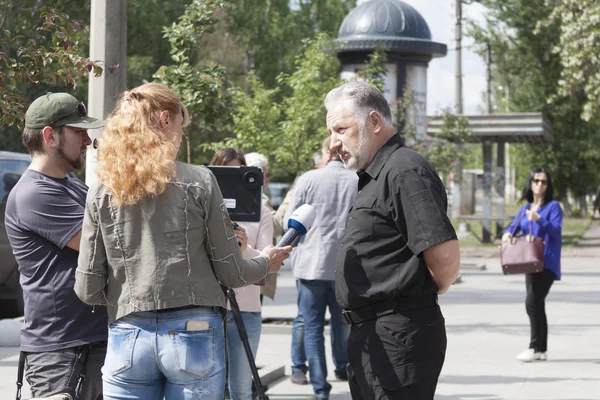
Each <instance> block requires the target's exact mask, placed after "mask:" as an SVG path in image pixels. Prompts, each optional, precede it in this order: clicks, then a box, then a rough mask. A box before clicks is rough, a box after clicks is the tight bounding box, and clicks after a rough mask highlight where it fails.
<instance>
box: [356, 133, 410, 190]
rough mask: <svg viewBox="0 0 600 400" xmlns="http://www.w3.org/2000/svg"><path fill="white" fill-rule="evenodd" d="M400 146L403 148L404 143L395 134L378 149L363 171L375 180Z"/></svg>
mask: <svg viewBox="0 0 600 400" xmlns="http://www.w3.org/2000/svg"><path fill="white" fill-rule="evenodd" d="M402 146H404V141H403V140H402V138H401V137H400V135H398V134H395V135H394V136H392V137H391V138H390V139H389V140H388V141H387V142H386V143H385V144H384V145H383V146H382V147H381V149H379V151H378V152H377V154H375V157H374V158H373V161H371V164H369V166H368V167H367V169H366V170H364V171H365V172H366V173H367V174H369V176H370V177H371V178H372V179H375V178H377V175H379V173H380V172H381V170H382V169H383V166H384V165H385V163H386V162H387V160H388V159H389V158H390V156H391V155H392V153H393V152H394V151H396V149H399V148H400V147H402ZM359 172H360V171H359Z"/></svg>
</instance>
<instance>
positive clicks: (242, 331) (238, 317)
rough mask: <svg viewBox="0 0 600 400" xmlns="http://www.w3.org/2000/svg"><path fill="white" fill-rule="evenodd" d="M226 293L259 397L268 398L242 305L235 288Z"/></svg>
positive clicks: (263, 399)
mask: <svg viewBox="0 0 600 400" xmlns="http://www.w3.org/2000/svg"><path fill="white" fill-rule="evenodd" d="M226 294H227V300H229V304H230V305H231V312H232V313H233V319H234V320H235V325H236V327H237V330H238V333H239V335H240V339H241V340H242V344H243V345H244V351H245V352H246V358H248V365H250V370H251V371H252V378H253V379H254V384H255V385H256V392H257V393H258V398H259V400H268V399H269V398H268V397H267V396H266V395H265V389H264V388H263V385H262V382H261V380H260V376H259V375H258V370H257V369H256V363H255V362H254V356H253V355H252V349H251V348H250V343H249V342H248V332H246V327H245V325H244V320H243V319H242V313H241V312H240V307H239V305H238V303H237V300H236V298H235V292H234V291H233V289H231V288H227V292H226Z"/></svg>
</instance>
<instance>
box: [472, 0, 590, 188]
mask: <svg viewBox="0 0 600 400" xmlns="http://www.w3.org/2000/svg"><path fill="white" fill-rule="evenodd" d="M479 2H480V3H482V4H483V5H485V6H486V7H487V9H488V13H487V19H488V20H487V23H486V24H485V25H484V26H477V25H471V26H470V29H469V35H471V36H472V37H473V38H474V39H475V42H476V43H479V44H480V45H481V49H482V53H483V47H484V46H485V45H486V44H487V43H489V44H490V45H491V49H492V53H493V56H492V59H493V61H494V70H493V74H492V78H493V80H494V85H493V86H494V87H500V86H503V87H504V88H507V89H508V90H500V91H496V92H495V99H496V100H495V105H496V106H499V105H502V108H503V109H508V110H510V111H513V112H532V111H538V112H542V113H544V115H545V116H546V117H547V118H548V119H549V120H550V122H551V124H552V126H553V131H554V141H553V142H552V143H544V144H524V145H517V146H512V148H513V149H515V150H516V151H515V152H513V154H512V155H513V157H514V158H515V159H517V160H518V163H517V164H516V166H517V174H518V176H519V177H520V179H521V180H522V179H524V177H525V175H526V174H527V172H528V171H529V170H530V169H531V168H533V167H535V166H544V167H546V168H548V169H549V170H550V171H551V172H552V173H553V178H554V183H555V186H556V189H557V195H558V196H559V198H561V199H563V200H566V195H567V193H569V192H571V193H572V194H574V195H575V196H581V195H584V194H587V193H589V192H591V191H593V190H594V189H595V188H596V187H597V186H598V184H599V183H600V173H599V172H598V169H597V168H592V166H593V165H598V163H599V162H600V137H599V132H600V130H599V129H598V127H599V121H598V119H597V118H596V119H590V121H585V120H583V119H582V118H581V114H582V112H583V110H584V104H585V102H586V98H585V97H584V96H582V95H581V94H578V95H577V94H573V95H571V96H568V97H566V96H560V95H559V91H560V87H561V86H560V85H561V80H562V79H563V78H564V76H565V75H564V74H566V73H569V74H570V72H567V70H565V69H563V65H562V64H561V58H560V56H559V54H557V53H556V51H555V50H556V49H557V46H560V40H561V29H562V28H561V25H560V23H552V24H546V25H540V26H536V24H535V23H534V22H533V21H539V20H542V21H547V20H549V19H550V17H551V15H552V13H553V7H552V5H551V4H549V3H548V2H546V1H544V0H480V1H479ZM515 156H516V157H515Z"/></svg>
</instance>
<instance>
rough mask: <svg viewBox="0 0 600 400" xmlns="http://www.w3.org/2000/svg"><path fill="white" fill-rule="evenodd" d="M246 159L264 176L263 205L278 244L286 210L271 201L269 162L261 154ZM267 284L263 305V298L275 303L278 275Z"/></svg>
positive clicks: (274, 275) (261, 294) (247, 155)
mask: <svg viewBox="0 0 600 400" xmlns="http://www.w3.org/2000/svg"><path fill="white" fill-rule="evenodd" d="M244 158H245V159H246V165H248V166H249V167H258V168H260V169H262V171H263V176H264V183H263V192H262V203H263V205H265V206H266V207H267V208H268V210H269V213H270V214H271V221H272V222H273V244H275V243H277V238H278V237H279V236H281V235H283V215H284V214H285V211H284V210H281V205H280V206H279V208H278V209H277V210H274V209H273V206H272V205H271V202H270V200H269V196H268V193H269V187H268V186H269V182H271V173H270V171H269V160H268V159H267V157H265V156H264V155H263V154H260V153H255V152H254V153H248V154H246V156H245V157H244ZM264 283H265V284H264V285H262V286H261V287H260V301H261V303H262V301H263V296H266V297H268V298H270V299H271V300H273V301H275V292H276V291H277V274H270V275H269V276H267V279H266V280H265V282H264Z"/></svg>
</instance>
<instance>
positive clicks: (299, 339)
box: [292, 279, 308, 374]
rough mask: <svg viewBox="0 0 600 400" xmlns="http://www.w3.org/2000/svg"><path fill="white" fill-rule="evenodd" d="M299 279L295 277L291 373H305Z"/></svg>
mask: <svg viewBox="0 0 600 400" xmlns="http://www.w3.org/2000/svg"><path fill="white" fill-rule="evenodd" d="M299 282H300V281H299V280H298V279H296V290H297V291H298V301H297V304H298V315H296V318H294V324H293V325H292V373H294V372H296V371H302V373H303V374H306V371H308V368H307V367H306V353H305V352H304V317H303V316H302V313H301V312H300V289H299V288H298V285H299Z"/></svg>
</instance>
